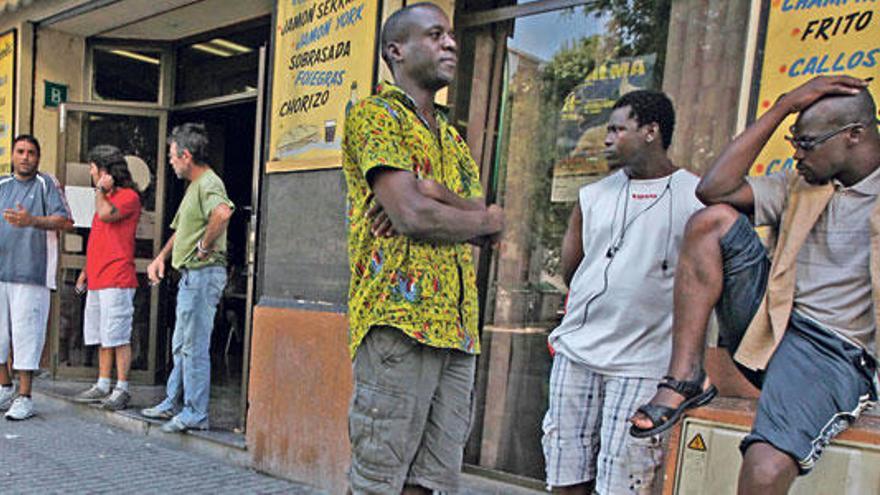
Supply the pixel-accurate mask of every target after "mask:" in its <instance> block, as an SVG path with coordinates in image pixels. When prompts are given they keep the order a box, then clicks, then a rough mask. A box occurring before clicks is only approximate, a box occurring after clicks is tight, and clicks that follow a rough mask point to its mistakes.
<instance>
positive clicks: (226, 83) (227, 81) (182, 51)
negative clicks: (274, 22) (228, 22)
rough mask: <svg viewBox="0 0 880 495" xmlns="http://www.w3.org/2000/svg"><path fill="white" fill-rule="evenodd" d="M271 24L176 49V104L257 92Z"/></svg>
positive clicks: (219, 35)
mask: <svg viewBox="0 0 880 495" xmlns="http://www.w3.org/2000/svg"><path fill="white" fill-rule="evenodd" d="M269 32H270V31H269V25H268V24H265V25H261V26H258V27H253V28H249V29H246V30H243V31H238V32H235V33H226V34H222V35H221V34H218V35H216V36H211V37H209V38H206V39H203V40H200V41H198V42H193V43H188V44H186V45H183V46H181V47H179V48H178V49H177V68H176V69H177V74H176V75H177V77H176V78H175V80H176V91H175V102H176V103H186V102H191V101H198V100H204V99H207V98H215V97H218V96H226V95H232V94H236V93H243V92H246V91H254V90H256V89H257V77H258V76H259V50H260V46H261V45H263V44H267V43H268V41H269Z"/></svg>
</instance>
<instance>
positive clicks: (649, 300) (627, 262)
mask: <svg viewBox="0 0 880 495" xmlns="http://www.w3.org/2000/svg"><path fill="white" fill-rule="evenodd" d="M674 126H675V112H674V110H673V107H672V102H671V101H670V100H669V98H668V97H667V96H666V95H665V94H663V93H661V92H658V91H635V92H632V93H628V94H626V95H624V96H623V97H621V98H620V99H619V100H618V101H617V102H616V103H615V105H614V109H613V111H612V113H611V116H610V118H609V121H608V128H607V136H606V138H605V146H606V155H607V157H608V161H609V163H611V164H612V166H614V167H618V168H619V169H618V170H617V171H616V172H614V173H612V174H611V175H609V176H608V177H606V178H604V179H603V180H601V181H598V182H595V183H593V184H589V185H587V186H584V187H583V188H581V190H580V193H579V201H578V203H577V204H576V205H575V207H574V210H573V211H572V214H571V217H570V219H569V225H568V230H567V232H566V234H565V238H564V240H563V245H562V270H563V277H564V279H565V281H566V283H568V285H569V291H570V292H569V300H568V304H567V307H566V315H565V318H564V319H563V320H562V323H561V324H560V325H559V327H558V328H556V329H555V330H554V331H553V333H551V335H550V339H549V340H550V344H551V347H552V348H553V349H554V350H555V356H554V359H553V371H552V373H551V375H550V407H549V409H548V411H547V415H546V416H545V418H544V439H543V445H544V456H545V460H546V464H547V485H548V487H551V488H557V489H558V490H559V491H560V492H561V493H584V494H586V493H592V492H593V491H594V490H595V491H596V492H598V493H601V494H613V493H633V492H635V493H650V492H651V490H652V487H653V482H654V479H655V476H656V473H657V472H658V471H659V469H660V465H661V463H662V460H663V450H662V445H661V441H660V438H659V437H657V436H650V437H645V438H639V439H637V438H634V437H631V436H630V435H629V434H628V429H629V424H628V423H627V418H629V417H630V416H631V415H632V414H633V413H634V412H635V410H636V407H637V406H638V405H639V404H642V403H643V402H644V401H645V399H646V398H650V397H651V396H652V395H653V394H654V391H655V389H656V388H657V386H658V384H660V383H661V381H660V377H661V376H663V374H664V372H665V370H666V365H667V364H668V362H669V354H670V352H671V349H672V333H671V331H672V282H673V275H674V273H675V266H676V261H677V258H678V247H679V244H680V242H681V238H682V233H683V231H684V226H685V223H686V222H687V220H688V218H689V217H690V216H691V215H692V214H693V213H694V212H696V211H697V210H699V209H700V208H702V204H701V203H700V202H699V201H698V200H697V198H696V196H695V194H694V191H695V189H696V185H697V182H698V181H699V178H698V177H697V176H695V175H693V174H691V173H690V172H687V171H684V170H681V169H679V168H677V167H676V166H675V165H674V164H673V163H672V162H671V161H670V160H669V158H668V157H667V155H666V150H667V149H668V148H669V145H670V143H671V141H672V131H673V128H674Z"/></svg>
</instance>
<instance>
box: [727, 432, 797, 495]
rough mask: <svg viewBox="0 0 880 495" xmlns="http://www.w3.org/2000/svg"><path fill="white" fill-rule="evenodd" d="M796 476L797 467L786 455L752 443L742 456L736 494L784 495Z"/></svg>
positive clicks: (767, 445)
mask: <svg viewBox="0 0 880 495" xmlns="http://www.w3.org/2000/svg"><path fill="white" fill-rule="evenodd" d="M797 474H798V469H797V466H796V465H795V463H794V460H793V459H792V458H791V457H789V455H788V454H786V453H784V452H782V451H780V450H777V449H776V448H775V447H773V446H772V445H770V444H768V443H753V444H751V445H749V447H748V448H747V449H746V453H745V455H744V456H743V464H742V468H741V469H740V471H739V487H738V489H737V493H739V494H741V495H746V494H751V493H761V494H766V495H775V494H780V495H784V494H786V493H788V489H789V488H791V485H792V483H794V479H795V477H797Z"/></svg>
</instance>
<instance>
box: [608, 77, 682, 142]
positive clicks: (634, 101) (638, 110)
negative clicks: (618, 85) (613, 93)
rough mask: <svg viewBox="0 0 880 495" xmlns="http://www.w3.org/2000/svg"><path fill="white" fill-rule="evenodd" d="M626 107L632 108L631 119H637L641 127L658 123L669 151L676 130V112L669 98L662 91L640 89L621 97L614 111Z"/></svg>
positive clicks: (661, 135) (615, 104) (661, 136)
mask: <svg viewBox="0 0 880 495" xmlns="http://www.w3.org/2000/svg"><path fill="white" fill-rule="evenodd" d="M626 106H628V107H629V108H630V114H629V116H630V118H634V119H636V122H638V123H639V125H640V126H643V125H648V124H653V123H657V125H658V126H659V127H660V138H661V139H662V140H663V149H669V145H670V144H672V131H673V130H674V129H675V110H674V109H673V108H672V101H671V100H670V99H669V97H668V96H666V94H665V93H663V92H662V91H653V90H649V89H640V90H638V91H633V92H631V93H627V94H625V95H623V96H621V97H620V99H619V100H617V102H616V103H614V108H613V109H612V110H617V109H618V108H623V107H626Z"/></svg>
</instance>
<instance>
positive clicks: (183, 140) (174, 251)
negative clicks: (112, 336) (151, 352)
mask: <svg viewBox="0 0 880 495" xmlns="http://www.w3.org/2000/svg"><path fill="white" fill-rule="evenodd" d="M168 142H169V143H170V149H169V152H168V159H169V161H170V162H171V167H172V168H173V169H174V173H175V175H177V177H178V178H179V179H184V180H187V181H189V182H190V184H189V186H188V187H187V189H186V194H184V196H183V201H181V202H180V207H179V208H178V210H177V214H176V215H174V220H173V221H172V222H171V228H172V229H174V234H173V235H172V236H171V238H170V239H168V242H167V243H166V244H165V247H163V248H162V251H161V252H160V253H159V255H158V256H156V259H154V260H153V262H152V263H150V266H149V267H148V268H147V276H148V277H149V279H150V283H152V284H156V283H158V282H159V280H160V279H162V278H163V277H164V276H165V259H166V258H168V255H169V254H170V255H171V266H172V267H173V268H174V269H176V270H179V271H180V273H181V277H180V282H179V283H178V289H177V314H176V324H175V327H174V336H173V337H172V339H171V349H172V354H173V357H174V368H173V369H172V370H171V375H170V376H169V377H168V383H167V385H166V397H165V400H163V401H162V402H161V403H160V404H159V405H157V406H155V407H151V408H148V409H144V410H143V411H141V414H143V415H144V416H146V417H148V418H156V419H167V420H169V421H168V422H167V423H166V424H165V425H164V426H163V427H162V430H163V431H165V432H182V431H185V430H188V429H201V430H204V429H207V428H208V399H209V397H210V390H211V355H210V347H211V332H212V330H213V329H214V313H215V312H216V311H217V303H218V302H219V301H220V294H221V293H222V292H223V287H224V286H225V285H226V226H227V225H228V224H229V218H230V217H231V216H232V210H233V208H234V205H233V204H232V201H230V200H229V197H228V196H227V195H226V188H225V187H224V186H223V181H222V180H221V179H220V177H218V176H217V174H215V173H214V171H213V170H211V167H210V166H209V165H208V163H207V151H208V135H207V132H206V131H205V126H204V125H202V124H183V125H180V126H177V127H175V128H174V130H173V131H171V136H170V137H169V138H168Z"/></svg>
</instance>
